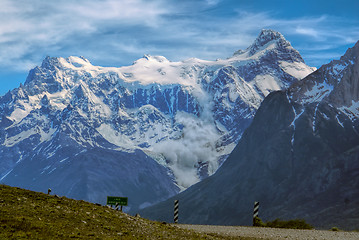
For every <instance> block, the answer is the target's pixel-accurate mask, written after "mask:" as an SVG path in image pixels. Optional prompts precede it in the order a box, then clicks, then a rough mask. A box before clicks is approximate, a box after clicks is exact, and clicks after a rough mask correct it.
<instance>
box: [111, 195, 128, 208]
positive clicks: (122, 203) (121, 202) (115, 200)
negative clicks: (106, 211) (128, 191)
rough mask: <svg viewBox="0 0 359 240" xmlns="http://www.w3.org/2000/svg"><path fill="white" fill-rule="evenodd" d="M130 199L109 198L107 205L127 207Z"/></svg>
mask: <svg viewBox="0 0 359 240" xmlns="http://www.w3.org/2000/svg"><path fill="white" fill-rule="evenodd" d="M127 202H128V198H127V197H110V196H107V205H116V203H118V205H120V206H127Z"/></svg>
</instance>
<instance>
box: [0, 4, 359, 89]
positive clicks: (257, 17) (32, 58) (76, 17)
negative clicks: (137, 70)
mask: <svg viewBox="0 0 359 240" xmlns="http://www.w3.org/2000/svg"><path fill="white" fill-rule="evenodd" d="M358 12H359V1H357V0H341V1H338V0H326V1H322V0H311V1H307V0H304V1H300V0H296V1H294V0H286V1H282V0H273V1H270V0H266V1H264V0H236V1H235V0H177V1H175V0H101V1H100V0H77V1H71V0H57V1H48V0H32V1H28V0H0V95H3V94H5V93H6V92H7V91H8V90H11V89H13V88H15V87H18V86H19V84H20V83H21V82H22V83H23V82H24V81H25V79H26V76H27V74H28V71H29V70H30V69H31V68H33V67H35V66H37V65H41V62H42V60H43V59H44V58H45V57H46V56H52V57H68V56H84V57H86V58H87V59H89V60H90V61H91V62H92V64H94V65H101V66H123V65H130V64H132V62H134V61H135V60H136V59H138V58H141V57H142V56H143V55H144V54H150V55H162V56H165V57H166V58H167V59H169V60H171V61H181V60H185V59H187V58H190V57H197V58H201V59H206V60H215V59H217V58H227V57H229V56H231V55H232V54H233V52H235V51H236V50H238V49H245V48H247V47H248V46H249V45H250V44H251V43H252V41H253V40H254V39H255V38H256V37H257V35H258V34H259V32H260V30H261V29H273V30H276V31H279V32H281V33H282V34H283V35H284V37H285V38H286V39H287V40H288V41H290V42H291V43H292V45H293V47H295V48H296V49H297V50H298V51H299V52H300V53H301V55H302V57H303V58H304V60H305V61H306V63H307V64H308V65H310V66H315V67H320V66H321V65H322V64H325V63H328V62H329V61H330V60H332V59H337V58H339V57H340V56H341V55H343V54H344V52H345V50H346V49H347V48H348V47H351V46H353V45H354V44H355V42H356V41H358V40H359V13H358Z"/></svg>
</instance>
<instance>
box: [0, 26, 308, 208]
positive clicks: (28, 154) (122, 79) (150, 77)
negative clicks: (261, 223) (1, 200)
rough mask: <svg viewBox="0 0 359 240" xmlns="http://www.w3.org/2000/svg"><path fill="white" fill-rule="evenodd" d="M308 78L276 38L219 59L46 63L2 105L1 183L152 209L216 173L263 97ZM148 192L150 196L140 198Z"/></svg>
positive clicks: (262, 38)
mask: <svg viewBox="0 0 359 240" xmlns="http://www.w3.org/2000/svg"><path fill="white" fill-rule="evenodd" d="M312 71H313V69H312V68H310V67H308V66H307V65H305V63H304V61H303V59H302V58H301V57H300V55H299V53H298V52H297V51H296V50H294V49H293V48H292V47H291V45H290V43H289V42H288V41H286V40H285V39H284V37H283V36H282V35H281V34H280V33H277V32H274V31H272V30H263V31H262V32H261V33H260V34H259V36H258V38H257V40H256V41H255V42H254V44H253V45H252V46H250V47H249V48H248V49H247V50H245V51H241V52H236V53H235V54H234V56H232V57H230V58H228V59H225V60H217V61H204V60H200V59H188V60H185V61H182V62H171V61H169V60H167V59H166V58H165V57H162V56H149V55H145V56H144V57H143V58H141V59H139V60H137V61H135V62H134V63H133V65H131V66H124V67H119V68H115V67H99V66H93V65H92V64H91V63H90V62H89V61H88V60H87V59H85V58H83V57H69V58H50V57H47V58H46V59H44V61H43V63H42V65H41V66H40V67H36V68H34V69H33V70H31V71H30V73H29V76H28V78H27V79H26V82H25V83H24V85H21V86H20V87H19V88H17V89H14V90H12V91H10V92H8V93H7V94H6V95H4V96H2V97H1V98H0V127H1V128H0V154H1V156H3V157H2V159H1V164H0V181H1V182H4V183H8V184H11V185H19V186H21V187H27V188H30V189H34V188H35V189H34V190H39V189H40V188H41V189H42V188H45V189H47V188H48V187H50V186H47V185H54V186H55V187H53V188H56V189H57V191H58V192H61V194H64V195H67V196H70V197H76V198H78V199H86V200H89V201H104V200H101V199H103V195H105V194H106V193H112V194H115V193H116V194H121V195H126V194H127V193H128V192H131V194H132V195H131V196H132V197H134V198H136V199H141V201H140V200H138V201H137V200H136V201H137V202H136V201H135V202H136V204H135V205H136V207H140V206H141V207H143V206H145V205H149V204H152V203H154V202H156V201H159V200H163V199H165V198H167V197H169V196H172V195H173V194H175V193H177V192H178V191H179V190H180V189H182V190H183V189H185V188H187V187H189V186H191V185H192V184H194V183H196V182H198V181H200V180H201V179H204V178H206V177H207V176H209V175H211V174H213V173H214V172H215V171H216V170H217V169H218V167H219V166H220V165H221V164H222V163H223V161H224V160H225V159H226V157H227V156H228V154H229V153H230V152H231V151H232V149H233V148H234V146H235V145H236V143H237V142H238V140H239V139H240V138H241V135H242V133H243V131H244V129H245V128H246V127H247V126H248V125H249V124H250V122H251V121H252V118H253V116H254V114H255V112H256V110H257V109H258V107H259V105H260V103H261V101H262V100H263V98H264V97H265V96H266V95H268V94H269V93H270V92H272V91H275V90H280V89H284V88H287V87H288V86H289V85H290V84H292V83H293V82H295V81H298V80H299V79H301V78H302V77H304V76H306V75H307V74H309V73H311V72H312ZM105 156H106V157H105ZM130 159H132V160H130ZM131 161H132V162H131ZM137 164H139V165H140V166H142V168H136V167H134V165H137ZM102 166H106V168H103V167H102ZM111 168H112V169H111ZM127 168H128V169H131V170H129V172H128V173H127V174H126V172H124V170H123V169H127ZM27 169H32V170H31V171H28V170H27ZM75 169H76V170H75ZM146 169H149V171H147V170H146ZM112 170H113V172H112ZM76 172H77V173H76ZM108 172H111V174H109V173H108ZM119 173H121V175H124V176H127V175H128V180H127V181H126V180H124V179H125V178H126V177H124V179H122V180H121V181H120V182H118V181H117V180H116V179H119V177H118V174H119ZM60 176H61V177H60ZM111 179H115V181H112V182H111ZM96 182H103V184H102V185H101V184H96ZM147 182H152V183H153V182H156V183H157V182H159V184H153V185H152V186H151V187H147V186H146V184H143V183H147ZM115 183H116V184H117V186H116V184H115ZM157 185H158V186H157ZM99 186H101V187H100V188H99ZM146 188H148V190H149V189H152V192H153V193H155V195H156V196H153V197H151V198H150V200H148V198H149V196H144V195H141V194H139V192H146V191H145V189H146ZM73 189H77V190H76V193H75V191H74V190H73ZM79 189H82V190H79ZM98 189H101V191H99V190H98ZM119 189H120V190H119ZM126 192H127V193H126ZM139 195H141V196H139ZM144 198H146V199H144Z"/></svg>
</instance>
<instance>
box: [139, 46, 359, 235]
mask: <svg viewBox="0 0 359 240" xmlns="http://www.w3.org/2000/svg"><path fill="white" fill-rule="evenodd" d="M358 56H359V42H357V43H356V44H355V46H354V47H352V48H350V49H348V51H347V52H346V53H345V55H344V56H343V57H341V58H340V60H333V61H332V62H330V63H329V64H326V65H323V66H322V67H321V68H319V69H318V70H317V71H315V72H313V73H312V74H310V75H308V76H307V77H306V78H304V79H303V80H302V81H299V82H296V83H294V84H293V85H292V86H291V87H290V88H289V89H288V90H286V91H277V92H273V93H271V94H269V95H268V96H267V97H266V98H265V99H264V101H263V102H262V104H261V106H260V108H259V109H258V111H257V113H256V115H255V117H254V119H253V122H252V123H251V125H250V126H249V127H248V128H247V129H246V130H245V132H244V134H243V136H242V138H241V139H240V141H239V143H238V145H237V146H236V148H235V149H234V150H233V152H232V153H231V154H230V156H229V157H228V159H227V160H226V162H225V163H224V164H223V165H222V167H221V168H220V169H219V170H218V171H217V172H216V173H215V174H214V175H212V176H210V177H208V178H207V179H205V180H203V181H202V182H200V183H198V184H196V185H193V186H192V187H190V188H189V189H187V190H186V191H184V192H182V193H180V194H179V195H177V196H175V197H174V198H175V199H179V201H180V203H181V216H180V221H181V222H182V223H196V224H218V225H222V224H226V225H251V223H252V213H253V203H254V201H259V202H260V210H259V216H260V217H261V218H262V219H263V220H265V221H269V220H273V219H276V218H282V219H295V218H304V219H305V220H307V221H308V222H309V223H311V224H312V225H313V226H315V227H317V228H326V229H328V228H331V227H333V226H337V227H339V228H342V229H348V230H353V229H358V228H359V225H358V223H359V221H358V220H359V219H358V216H357V215H356V212H357V209H358V206H359V201H358V200H357V199H358V197H359V191H358V189H359V158H358V156H359V125H358V123H359V115H358V113H359V105H358V98H357V95H358V91H357V86H358V84H359V75H358V73H359V61H358ZM223 186H226V187H225V188H223ZM172 204H173V198H172V199H169V200H167V201H165V202H163V203H159V204H158V205H155V206H153V207H150V208H147V209H144V210H143V212H142V215H144V216H146V217H151V218H152V219H156V220H162V221H171V217H170V215H169V214H170V213H169V211H168V209H170V205H172Z"/></svg>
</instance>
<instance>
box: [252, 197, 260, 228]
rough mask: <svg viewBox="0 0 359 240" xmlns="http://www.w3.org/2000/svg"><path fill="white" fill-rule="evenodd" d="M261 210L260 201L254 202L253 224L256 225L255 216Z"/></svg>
mask: <svg viewBox="0 0 359 240" xmlns="http://www.w3.org/2000/svg"><path fill="white" fill-rule="evenodd" d="M258 211H259V202H254V209H253V226H255V218H256V217H258Z"/></svg>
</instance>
